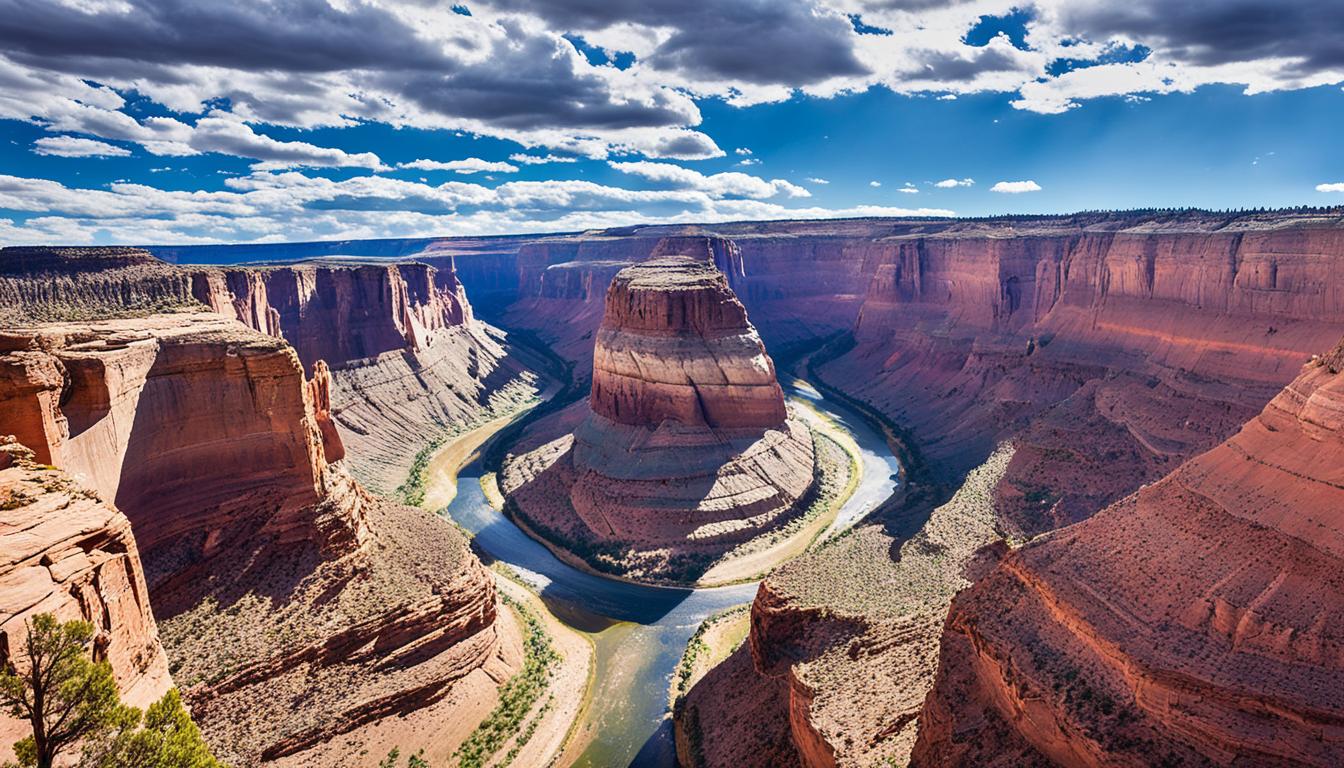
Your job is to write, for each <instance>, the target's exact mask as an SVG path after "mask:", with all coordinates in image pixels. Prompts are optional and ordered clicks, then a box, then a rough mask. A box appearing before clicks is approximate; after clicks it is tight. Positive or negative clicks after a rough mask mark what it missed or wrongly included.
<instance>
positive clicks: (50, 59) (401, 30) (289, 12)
mask: <svg viewBox="0 0 1344 768" xmlns="http://www.w3.org/2000/svg"><path fill="white" fill-rule="evenodd" d="M0 46H2V49H3V50H4V51H6V52H7V53H8V55H9V56H10V57H11V58H15V59H18V60H20V61H24V62H26V63H33V62H40V63H41V64H42V65H43V66H47V67H50V68H60V65H61V60H62V59H63V58H70V59H72V60H76V61H78V60H87V59H110V60H116V61H122V62H144V63H149V64H199V65H210V66H219V67H226V68H229V69H240V70H246V71H263V70H289V71H301V72H320V71H337V70H345V69H359V68H395V69H422V68H440V67H444V66H449V65H450V64H451V61H450V60H449V59H447V58H445V57H444V56H443V54H442V53H441V52H440V51H439V49H438V47H437V46H436V45H434V44H432V43H430V42H428V41H425V40H423V39H421V38H420V37H418V36H417V35H416V34H415V31H414V30H413V29H411V28H410V27H408V26H407V25H406V24H405V23H403V22H402V21H401V20H400V19H398V18H396V17H395V16H394V15H392V14H390V13H388V12H387V11H386V10H384V9H381V8H377V7H374V6H371V5H367V4H364V3H358V2H356V3H351V4H349V10H337V9H335V8H333V7H331V5H329V4H328V3H327V2H326V0H287V1H286V2H277V3H264V2H229V1H226V2H220V1H219V0H131V2H130V10H129V11H122V10H120V9H116V8H104V9H99V10H76V9H74V8H71V7H70V6H67V5H64V4H61V3H56V2H51V1H50V0H0Z"/></svg>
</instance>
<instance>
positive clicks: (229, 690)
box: [0, 313, 507, 765]
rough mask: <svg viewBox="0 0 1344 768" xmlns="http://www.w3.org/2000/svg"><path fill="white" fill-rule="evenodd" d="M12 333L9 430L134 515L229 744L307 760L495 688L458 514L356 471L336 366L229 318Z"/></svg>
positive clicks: (188, 666)
mask: <svg viewBox="0 0 1344 768" xmlns="http://www.w3.org/2000/svg"><path fill="white" fill-rule="evenodd" d="M0 341H3V348H2V349H3V352H4V354H3V356H0V404H3V407H0V432H13V433H15V434H20V435H23V436H24V438H23V439H24V440H25V441H27V442H30V443H31V444H32V445H33V446H34V447H35V450H36V451H37V453H38V456H39V458H40V460H42V461H44V462H51V463H54V464H57V465H58V466H60V467H61V468H62V469H64V470H66V471H67V472H68V473H69V474H70V475H72V476H73V477H74V478H76V479H77V480H79V481H80V482H82V483H84V484H86V485H87V486H88V487H89V488H90V489H92V490H93V491H95V492H96V493H97V495H98V496H99V497H101V498H102V499H104V500H115V502H116V504H117V506H118V507H119V508H120V509H121V510H122V511H123V512H124V513H125V515H126V518H129V520H130V524H131V527H132V529H133V530H134V532H135V543H136V544H138V546H139V550H140V553H141V555H142V557H143V561H144V563H145V573H146V575H147V576H148V578H147V583H148V595H149V598H150V599H151V601H152V603H153V605H154V610H155V613H156V615H157V616H158V618H159V625H160V628H161V631H162V636H163V638H164V644H165V646H166V647H167V650H168V655H169V658H170V659H172V661H173V670H174V676H175V678H176V680H177V682H178V684H179V685H181V686H183V688H184V690H185V693H186V697H187V699H188V701H189V703H190V704H191V706H192V708H193V711H194V713H195V715H196V718H197V720H198V721H199V722H200V724H201V726H202V728H203V730H204V731H205V733H206V736H207V738H208V739H209V741H210V742H211V744H212V746H213V747H214V748H215V750H216V751H217V753H218V754H220V755H221V756H222V757H224V758H226V759H227V760H228V761H229V762H231V763H232V764H235V765H254V764H256V763H257V762H259V761H263V760H273V759H281V758H287V757H295V756H298V757H299V758H300V759H299V761H298V762H299V763H305V762H307V761H305V760H303V759H301V757H302V754H303V753H304V751H305V750H307V749H309V748H311V747H315V746H321V745H324V744H327V743H328V742H330V741H331V740H332V739H333V738H334V737H336V736H338V735H340V734H347V733H352V732H355V731H357V730H358V729H360V728H363V727H365V726H371V725H373V724H376V723H377V722H378V721H380V720H382V719H384V718H387V717H389V716H392V715H398V714H405V713H408V712H412V711H416V710H420V709H422V708H424V707H426V706H429V705H431V704H433V703H435V702H438V701H441V700H444V699H445V697H448V696H456V697H457V698H458V699H461V698H462V697H463V696H465V694H464V692H463V691H464V686H465V689H467V690H476V691H478V694H479V695H484V696H487V697H489V696H493V695H494V685H493V682H492V680H493V678H492V677H491V676H492V675H493V676H494V677H502V676H505V675H507V669H506V668H501V667H500V664H501V662H499V661H497V659H498V658H499V656H500V654H501V653H502V649H501V647H500V642H499V637H498V633H497V632H496V624H495V619H496V602H495V593H494V585H493V581H492V579H491V578H490V576H489V574H488V573H487V572H486V571H485V570H484V569H483V567H482V566H481V564H480V563H479V561H477V560H476V558H475V557H474V556H473V555H472V554H471V553H470V552H469V550H468V548H467V545H466V542H465V541H464V540H463V538H462V536H461V535H460V534H459V533H458V532H457V531H456V530H455V529H453V528H452V526H449V525H447V524H445V523H443V522H442V521H439V520H437V519H435V518H433V517H430V516H428V515H427V514H426V513H423V512H421V511H418V510H414V509H410V508H406V507H401V506H399V505H395V504H390V503H388V502H385V501H382V500H380V499H378V498H376V497H372V496H370V495H368V494H367V493H366V492H365V491H364V490H363V489H362V488H361V487H360V486H359V485H358V484H357V483H356V482H355V481H354V480H353V479H351V478H350V476H349V475H348V473H347V472H346V471H345V468H344V462H342V461H338V460H337V458H338V457H339V456H340V455H341V454H342V452H343V450H344V447H343V446H342V445H341V443H340V438H339V435H338V433H337V432H336V430H334V429H333V428H331V426H330V424H329V421H328V420H329V416H330V413H331V410H332V405H331V403H330V402H329V401H328V396H329V393H330V391H331V384H330V381H328V380H327V379H326V378H325V376H326V369H325V366H322V365H317V366H314V370H315V371H316V378H315V379H313V380H306V379H305V377H304V372H303V368H302V366H301V364H300V361H299V358H298V355H297V354H296V353H295V351H294V349H293V348H292V347H290V346H289V345H288V344H286V343H285V342H284V341H282V340H280V339H277V338H274V337H272V336H267V335H264V334H261V333H258V332H256V331H254V330H252V329H249V328H246V327H244V326H242V325H240V324H239V323H238V322H236V321H235V320H232V319H229V318H226V317H223V316H221V315H219V314H212V313H199V314H176V315H159V316H151V317H147V318H143V319H138V320H112V321H102V322H88V323H61V324H46V325H40V326H35V327H31V328H25V329H20V330H16V331H10V332H6V334H4V335H3V336H0ZM50 551H51V552H55V553H59V552H60V551H61V550H60V549H59V547H58V546H56V545H55V544H53V545H52V548H51V550H50ZM130 551H133V550H130ZM55 556H56V555H54V554H53V555H44V557H48V558H51V557H55ZM95 561H96V558H95ZM81 562H83V561H81ZM71 563H72V565H73V564H74V561H71ZM128 573H131V571H128ZM127 578H130V577H129V576H128V577H127ZM133 581H134V580H133V579H132V582H133ZM137 599H138V600H139V601H140V604H141V605H143V604H144V597H143V594H141V595H140V596H139V597H138V598H137ZM131 607H132V604H127V605H123V606H121V607H120V608H119V609H118V610H120V611H121V612H123V613H125V612H126V611H127V610H128V609H130V608H131ZM132 618H133V617H132ZM126 626H127V628H128V630H127V631H130V630H133V629H134V628H135V627H136V626H137V625H136V624H135V622H134V621H131V620H130V619H129V618H128V619H127V620H126ZM146 631H147V630H146ZM142 634H143V633H142ZM492 666H493V667H494V669H493V671H491V672H489V673H487V672H486V671H485V670H486V668H487V667H492ZM473 680H474V681H475V682H473ZM455 700H457V699H455ZM354 738H355V739H356V740H357V739H358V737H357V736H355V737H354ZM407 746H410V745H409V744H408V745H407ZM347 757H348V756H347ZM314 764H323V763H322V762H321V761H317V762H316V763H314ZM326 764H344V763H343V762H341V761H339V760H338V761H337V762H335V763H326Z"/></svg>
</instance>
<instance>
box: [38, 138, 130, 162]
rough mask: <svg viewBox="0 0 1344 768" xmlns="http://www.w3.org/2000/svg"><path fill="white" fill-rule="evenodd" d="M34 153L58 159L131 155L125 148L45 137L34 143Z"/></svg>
mask: <svg viewBox="0 0 1344 768" xmlns="http://www.w3.org/2000/svg"><path fill="white" fill-rule="evenodd" d="M33 152H35V153H37V154H39V155H54V156H56V157H126V156H128V155H130V154H131V151H130V150H129V149H126V148H124V147H116V146H113V145H111V144H108V143H106V142H103V141H95V140H93V139H80V138H76V137H74V136H43V137H42V138H40V139H38V140H37V141H34V142H33Z"/></svg>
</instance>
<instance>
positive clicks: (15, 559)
mask: <svg viewBox="0 0 1344 768" xmlns="http://www.w3.org/2000/svg"><path fill="white" fill-rule="evenodd" d="M40 613H52V614H55V615H56V617H57V618H58V619H60V620H62V621H70V620H74V619H82V620H84V621H88V622H89V623H91V624H92V625H93V627H94V631H95V633H96V634H95V639H94V646H93V647H94V655H95V658H97V659H99V660H106V661H107V662H108V663H109V664H110V665H111V666H112V671H113V674H114V675H115V676H116V680H117V685H118V687H119V688H120V689H121V698H122V701H124V702H126V703H128V704H131V705H133V706H138V707H145V706H148V705H149V704H150V703H152V702H154V701H156V700H157V699H158V698H159V697H160V696H162V695H163V694H164V693H165V692H166V691H167V690H168V689H169V688H170V687H172V685H173V681H172V678H171V677H170V676H169V673H168V658H167V656H166V655H165V654H164V651H163V646H162V645H161V644H160V643H159V633H158V628H157V627H156V626H155V624H154V616H153V614H152V613H151V612H150V605H149V590H148V588H147V587H146V586H145V576H144V571H143V570H142V568H141V566H140V556H139V552H138V550H137V548H136V545H135V539H134V537H133V536H132V535H131V524H130V522H129V521H128V520H127V519H126V517H125V516H124V515H122V514H121V513H120V512H118V511H117V510H116V509H115V508H113V507H112V506H110V505H109V504H107V503H105V502H103V501H101V500H100V499H99V498H98V497H97V496H96V495H95V494H93V493H90V492H89V491H87V490H85V489H84V488H82V487H80V486H79V485H78V484H77V483H75V482H74V481H73V480H71V479H70V477H69V476H68V475H66V474H65V473H64V472H62V471H61V470H59V469H56V468H54V467H51V466H49V465H46V464H39V463H37V462H35V461H33V452H32V451H30V450H28V449H27V448H25V447H23V446H22V445H20V444H18V443H16V442H13V441H12V439H11V438H0V651H3V652H4V653H13V652H15V651H17V650H18V649H19V648H20V647H21V644H22V643H23V639H24V637H25V635H26V632H27V630H26V628H25V624H26V622H28V621H29V620H31V618H32V617H33V616H35V615H37V614H40ZM12 661H13V659H11V658H4V657H3V656H0V663H2V664H8V663H11V662H12ZM29 733H30V731H29V725H28V723H27V722H23V721H19V720H16V719H12V718H10V717H9V713H7V712H6V713H4V714H3V715H0V753H3V754H6V755H8V753H9V747H10V745H11V744H13V743H14V742H16V741H18V740H19V739H20V738H23V737H24V736H27V735H29Z"/></svg>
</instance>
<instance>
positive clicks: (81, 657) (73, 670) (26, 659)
mask: <svg viewBox="0 0 1344 768" xmlns="http://www.w3.org/2000/svg"><path fill="white" fill-rule="evenodd" d="M92 639H93V625H91V624H89V623H88V622H87V621H68V622H65V623H60V622H58V621H57V620H56V617H55V616H53V615H51V614H49V613H43V614H38V615H37V616H34V617H33V619H32V620H31V621H29V622H28V623H27V636H26V637H25V638H24V641H23V645H22V647H21V648H20V651H19V657H18V659H10V660H9V664H8V669H5V670H3V671H0V706H3V707H5V708H6V709H8V710H9V712H10V714H12V715H14V716H15V717H19V718H22V719H24V720H27V721H28V723H29V724H30V725H31V726H32V729H33V735H31V736H28V737H27V738H24V739H23V740H21V741H19V742H17V743H15V745H14V754H15V755H16V756H17V757H18V758H19V765H21V766H24V767H25V768H29V767H32V768H51V766H52V763H53V762H54V761H55V759H56V756H57V755H59V754H61V753H63V752H66V751H67V750H68V749H69V748H71V747H73V746H74V745H75V744H76V743H78V742H80V741H83V740H85V739H88V738H91V737H96V736H99V735H102V734H106V733H108V732H110V731H112V730H114V729H116V728H118V727H123V726H125V724H126V723H128V722H130V721H131V720H132V719H138V718H139V714H140V713H139V712H137V711H136V710H134V709H132V708H130V707H124V706H122V705H121V701H120V700H119V699H118V698H117V683H116V680H115V679H114V678H113V677H112V667H111V666H110V665H109V664H108V663H107V662H106V661H102V662H97V663H95V662H93V661H92V660H91V659H90V658H89V657H88V655H86V652H85V648H86V647H87V646H88V645H89V642H90V641H91V640H92ZM16 662H17V663H16Z"/></svg>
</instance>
